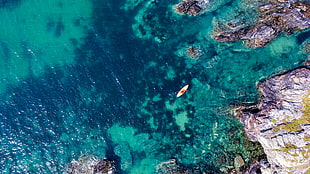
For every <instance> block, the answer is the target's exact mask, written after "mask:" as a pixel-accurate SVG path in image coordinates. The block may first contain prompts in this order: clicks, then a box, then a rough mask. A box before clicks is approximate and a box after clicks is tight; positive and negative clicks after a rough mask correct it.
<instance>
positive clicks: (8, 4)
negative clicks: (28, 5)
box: [0, 0, 22, 9]
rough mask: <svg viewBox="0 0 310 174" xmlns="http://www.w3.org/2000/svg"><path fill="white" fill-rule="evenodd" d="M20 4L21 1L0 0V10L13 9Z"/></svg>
mask: <svg viewBox="0 0 310 174" xmlns="http://www.w3.org/2000/svg"><path fill="white" fill-rule="evenodd" d="M21 2H22V0H0V8H8V9H14V8H16V7H17V6H18V5H19V4H21Z"/></svg>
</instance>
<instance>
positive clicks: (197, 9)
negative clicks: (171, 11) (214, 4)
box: [174, 0, 209, 16]
mask: <svg viewBox="0 0 310 174" xmlns="http://www.w3.org/2000/svg"><path fill="white" fill-rule="evenodd" d="M208 4H209V1H208V0H183V1H182V2H180V3H179V4H177V5H175V7H174V8H175V11H176V12H177V13H178V14H188V15H190V16H196V15H198V14H199V13H201V12H202V10H204V9H205V8H206V7H207V5H208Z"/></svg>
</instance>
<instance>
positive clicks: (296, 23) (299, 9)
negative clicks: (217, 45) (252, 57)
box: [213, 1, 310, 48]
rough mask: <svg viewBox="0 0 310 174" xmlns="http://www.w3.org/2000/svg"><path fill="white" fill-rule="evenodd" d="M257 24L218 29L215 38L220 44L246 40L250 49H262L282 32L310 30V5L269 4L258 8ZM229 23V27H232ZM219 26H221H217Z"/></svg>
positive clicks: (293, 3) (298, 3)
mask: <svg viewBox="0 0 310 174" xmlns="http://www.w3.org/2000/svg"><path fill="white" fill-rule="evenodd" d="M257 10H258V12H259V13H260V15H259V17H258V19H257V22H256V23H255V24H254V25H252V26H246V27H242V28H236V26H237V25H236V26H234V25H232V26H233V28H231V27H229V28H225V27H218V26H217V27H216V28H215V29H214V32H213V38H214V39H215V40H216V41H219V42H225V41H236V40H240V39H242V40H246V41H247V42H246V44H247V46H249V47H250V48H261V47H264V46H266V45H267V44H268V43H269V42H270V41H272V40H273V39H275V38H276V37H277V36H278V35H279V34H280V33H281V32H285V33H287V34H291V33H292V32H295V31H300V30H305V29H308V28H310V4H309V3H308V2H287V1H285V2H278V1H277V3H267V4H264V5H261V6H259V7H258V8H257ZM230 23H231V22H228V24H227V26H231V24H230ZM217 25H219V24H217Z"/></svg>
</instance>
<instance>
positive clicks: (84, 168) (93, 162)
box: [65, 155, 116, 174]
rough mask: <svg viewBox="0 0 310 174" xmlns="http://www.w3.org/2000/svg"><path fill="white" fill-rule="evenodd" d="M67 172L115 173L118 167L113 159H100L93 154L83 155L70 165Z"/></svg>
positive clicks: (79, 173)
mask: <svg viewBox="0 0 310 174" xmlns="http://www.w3.org/2000/svg"><path fill="white" fill-rule="evenodd" d="M65 173H67V174H115V173H116V167H115V162H114V161H113V160H108V159H102V160H99V159H98V158H97V157H95V156H93V155H84V156H81V157H80V158H79V159H78V161H73V162H72V164H71V165H70V166H69V167H68V169H67V172H65Z"/></svg>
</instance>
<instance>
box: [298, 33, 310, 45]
mask: <svg viewBox="0 0 310 174" xmlns="http://www.w3.org/2000/svg"><path fill="white" fill-rule="evenodd" d="M309 38H310V30H309V31H306V32H303V33H300V34H299V35H297V37H296V39H297V43H298V44H299V45H300V44H302V43H303V42H304V41H305V40H307V39H309Z"/></svg>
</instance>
